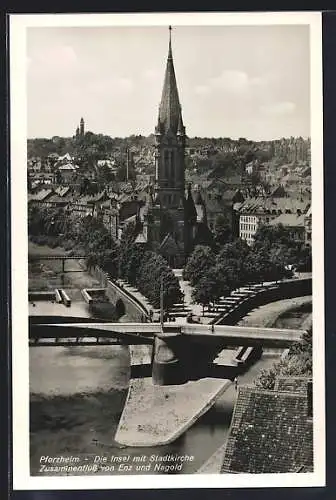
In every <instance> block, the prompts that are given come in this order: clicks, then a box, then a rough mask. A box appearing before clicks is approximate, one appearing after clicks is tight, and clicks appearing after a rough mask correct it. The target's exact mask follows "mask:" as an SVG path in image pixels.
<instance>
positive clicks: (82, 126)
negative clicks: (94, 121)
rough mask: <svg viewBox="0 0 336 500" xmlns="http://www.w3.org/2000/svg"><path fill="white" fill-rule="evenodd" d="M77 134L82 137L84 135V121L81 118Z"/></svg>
mask: <svg viewBox="0 0 336 500" xmlns="http://www.w3.org/2000/svg"><path fill="white" fill-rule="evenodd" d="M79 134H80V135H81V136H83V135H84V119H83V118H81V120H80V124H79Z"/></svg>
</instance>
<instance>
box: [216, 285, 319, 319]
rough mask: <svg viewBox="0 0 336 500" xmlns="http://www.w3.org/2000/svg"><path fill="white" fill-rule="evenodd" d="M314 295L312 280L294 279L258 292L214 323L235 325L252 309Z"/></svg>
mask: <svg viewBox="0 0 336 500" xmlns="http://www.w3.org/2000/svg"><path fill="white" fill-rule="evenodd" d="M311 294H312V278H304V279H293V280H288V281H282V282H280V283H278V284H277V285H274V286H272V287H269V288H267V289H265V290H261V291H259V292H256V293H255V294H253V295H250V296H248V297H247V298H246V299H244V300H242V302H240V303H239V304H238V305H237V306H236V308H235V309H234V310H233V311H230V312H228V313H224V314H223V315H222V316H220V317H219V318H216V319H215V320H214V321H213V323H216V324H220V325H235V324H237V323H238V321H240V320H241V319H242V318H244V316H246V315H247V314H248V313H249V312H250V311H251V310H252V309H255V308H257V307H260V306H264V305H265V304H269V303H270V302H276V301H277V300H284V299H292V298H294V297H304V296H306V295H311Z"/></svg>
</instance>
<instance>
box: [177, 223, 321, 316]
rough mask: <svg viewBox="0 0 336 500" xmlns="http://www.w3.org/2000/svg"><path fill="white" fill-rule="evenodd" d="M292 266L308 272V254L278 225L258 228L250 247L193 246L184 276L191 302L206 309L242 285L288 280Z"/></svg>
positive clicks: (241, 244) (240, 244) (239, 244)
mask: <svg viewBox="0 0 336 500" xmlns="http://www.w3.org/2000/svg"><path fill="white" fill-rule="evenodd" d="M294 265H296V266H298V267H300V266H301V269H302V270H303V269H304V270H308V271H309V270H311V251H310V249H309V248H305V247H303V246H302V245H300V244H298V243H297V242H296V241H294V240H293V238H292V237H291V234H290V232H289V231H288V230H287V229H286V228H284V227H283V226H281V225H279V226H277V227H261V228H260V229H259V230H258V231H257V233H256V236H255V243H254V245H253V246H252V247H250V246H248V245H247V243H246V242H245V241H243V240H241V239H236V240H234V241H232V242H229V243H226V244H224V245H218V244H217V245H212V246H204V245H198V246H196V247H195V249H194V251H193V253H192V254H191V256H190V258H189V259H188V262H187V265H186V267H185V269H184V274H183V276H184V279H186V280H189V281H190V283H191V285H192V286H193V300H194V301H195V302H196V303H200V304H202V305H203V306H208V305H209V304H211V303H213V304H215V303H216V302H217V301H218V299H219V298H220V297H223V296H227V295H229V294H230V293H231V292H232V291H233V290H235V289H237V288H239V287H241V286H243V285H250V284H254V283H262V282H266V281H278V280H281V279H283V278H285V277H290V276H291V275H292V267H293V266H294Z"/></svg>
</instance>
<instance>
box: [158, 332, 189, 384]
mask: <svg viewBox="0 0 336 500" xmlns="http://www.w3.org/2000/svg"><path fill="white" fill-rule="evenodd" d="M187 380H188V377H187V369H186V366H185V364H184V363H183V360H181V359H180V357H178V356H177V355H176V353H175V352H174V351H173V349H172V348H171V347H170V346H169V345H168V344H167V343H166V342H165V341H164V340H163V339H161V338H158V337H155V338H154V346H153V362H152V382H153V384H154V385H179V384H184V383H185V382H186V381H187Z"/></svg>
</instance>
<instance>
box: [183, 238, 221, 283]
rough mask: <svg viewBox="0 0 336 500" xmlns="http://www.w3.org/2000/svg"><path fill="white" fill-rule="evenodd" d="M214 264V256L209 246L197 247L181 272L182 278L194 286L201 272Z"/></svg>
mask: <svg viewBox="0 0 336 500" xmlns="http://www.w3.org/2000/svg"><path fill="white" fill-rule="evenodd" d="M213 264H215V255H214V253H213V251H212V249H211V248H210V247H209V246H202V245H197V246H196V247H195V249H194V251H193V253H192V254H191V256H190V257H189V259H188V261H187V265H186V267H185V268H184V270H183V278H184V279H185V280H189V281H190V283H191V285H192V286H194V285H195V284H196V283H197V281H198V280H199V279H200V278H201V276H202V274H203V272H204V271H205V270H206V269H207V268H208V267H210V266H211V265H213Z"/></svg>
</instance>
